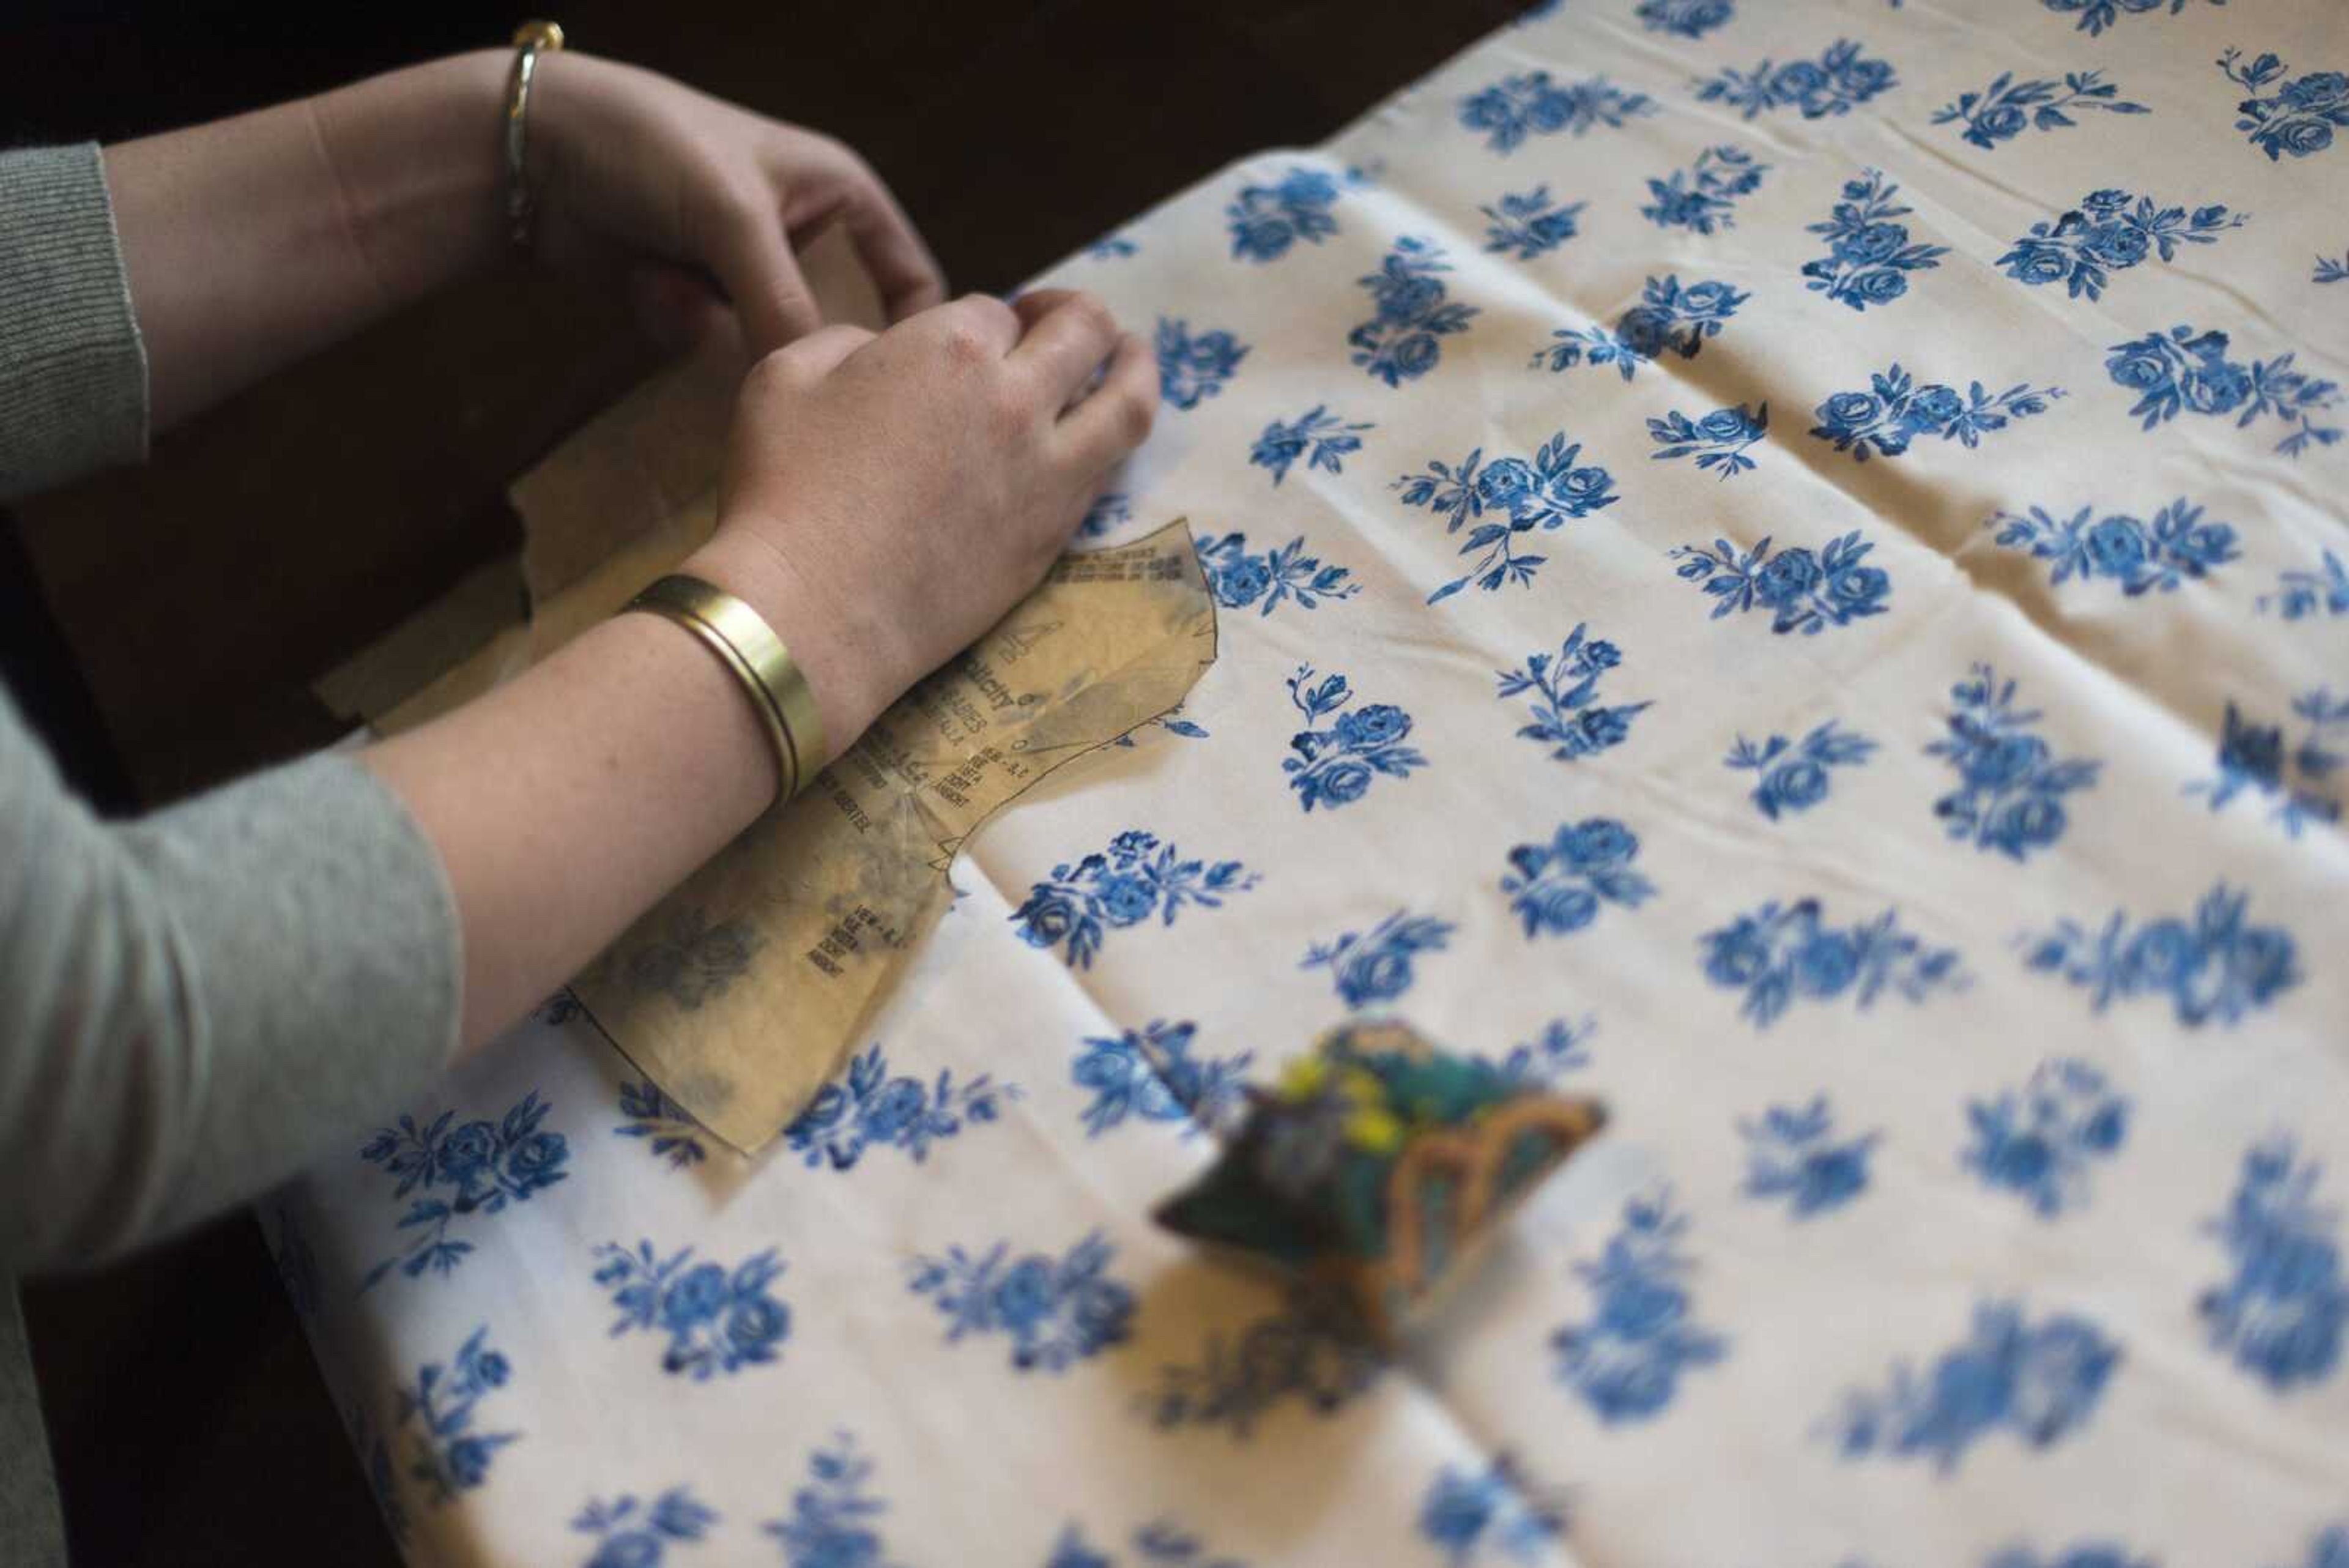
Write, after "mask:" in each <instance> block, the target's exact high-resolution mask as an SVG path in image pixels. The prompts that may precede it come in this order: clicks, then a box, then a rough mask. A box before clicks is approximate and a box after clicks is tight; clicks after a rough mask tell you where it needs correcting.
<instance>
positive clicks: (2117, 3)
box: [2040, 0, 2227, 36]
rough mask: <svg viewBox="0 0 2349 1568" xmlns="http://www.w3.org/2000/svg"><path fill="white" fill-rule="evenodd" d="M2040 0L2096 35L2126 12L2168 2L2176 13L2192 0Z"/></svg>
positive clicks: (2216, 0)
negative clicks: (2077, 18) (2074, 19)
mask: <svg viewBox="0 0 2349 1568" xmlns="http://www.w3.org/2000/svg"><path fill="white" fill-rule="evenodd" d="M2226 3H2227V0H2210V4H2212V5H2225V4H2226ZM2040 4H2042V5H2045V6H2046V7H2047V9H2049V10H2050V11H2053V12H2054V13H2055V14H2056V15H2058V16H2078V17H2079V18H2080V22H2079V27H2080V30H2081V31H2082V32H2084V33H2086V34H2088V35H2089V36H2095V35H2096V34H2099V33H2102V32H2103V31H2104V30H2105V29H2106V28H2107V27H2109V26H2112V25H2113V24H2114V23H2115V22H2117V21H2119V20H2120V19H2121V17H2123V16H2141V15H2143V14H2144V13H2146V12H2147V11H2154V12H2158V11H2159V10H2160V9H2161V8H2162V7H2163V6H2164V5H2167V6H2168V7H2169V14H2170V15H2171V16H2177V15H2178V13H2179V12H2180V11H2183V10H2185V9H2186V7H2187V6H2188V5H2190V4H2192V0H2040Z"/></svg>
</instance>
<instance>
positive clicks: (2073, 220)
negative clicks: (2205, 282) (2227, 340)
mask: <svg viewBox="0 0 2349 1568" xmlns="http://www.w3.org/2000/svg"><path fill="white" fill-rule="evenodd" d="M2250 217H2251V214H2250V213H2230V212H2229V211H2228V210H2227V209H2226V207H2225V206H2224V205H2222V204H2220V203H2218V202H2212V203H2211V204H2210V205H2209V206H2205V207H2197V208H2195V209H2194V210H2193V211H2192V212H2191V213H2189V212H2188V211H2187V210H2186V209H2185V208H2184V207H2158V206H2156V205H2155V204H2154V200H2153V198H2152V197H2150V196H2139V197H2137V205H2136V206H2134V207H2131V206H2130V205H2129V192H2127V191H2117V190H2106V191H2091V192H2088V193H2087V194H2086V195H2085V196H2083V197H2081V198H2080V204H2079V205H2078V206H2076V207H2075V208H2072V209H2071V210H2070V211H2068V212H2065V213H2061V214H2059V215H2058V216H2057V217H2056V219H2055V221H2054V223H2033V224H2032V225H2031V232H2030V233H2029V234H2025V235H2023V237H2022V238H2021V239H2019V240H2017V241H2015V242H2014V248H2013V250H2010V251H2008V252H2007V253H2006V254H2004V255H2002V256H2001V257H1999V258H1998V262H1997V264H1996V265H2000V266H2002V267H2004V268H2005V269H2006V275H2007V276H2009V277H2011V278H2013V279H2014V280H2015V281H2016V282H2017V283H2025V284H2030V285H2033V286H2040V285H2044V284H2051V283H2060V284H2062V285H2064V288H2065V290H2066V292H2067V293H2068V294H2069V296H2070V297H2072V298H2074V299H2077V298H2079V297H2080V296H2082V295H2085V296H2088V297H2089V298H2090V299H2100V298H2102V297H2103V296H2104V292H2105V288H2106V285H2107V284H2108V283H2110V281H2111V277H2110V275H2111V274H2113V273H2116V272H2126V271H2127V270H2128V269H2129V268H2130V267H2133V266H2137V265H2140V264H2141V263H2144V262H2146V261H2149V260H2151V259H2153V258H2154V257H2156V256H2158V257H2159V258H2160V259H2161V260H2163V261H2165V262H2168V261H2174V260H2176V259H2177V256H2178V246H2179V245H2180V244H2191V245H2208V244H2217V243H2218V240H2219V236H2220V234H2225V233H2226V232H2227V231H2228V230H2230V229H2238V228H2240V227H2242V225H2243V224H2244V223H2246V222H2248V221H2249V219H2250Z"/></svg>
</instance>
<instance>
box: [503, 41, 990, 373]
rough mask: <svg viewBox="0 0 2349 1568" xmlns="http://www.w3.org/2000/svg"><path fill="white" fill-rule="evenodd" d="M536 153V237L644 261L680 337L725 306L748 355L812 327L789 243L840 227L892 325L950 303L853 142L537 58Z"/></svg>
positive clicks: (654, 81)
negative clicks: (703, 315)
mask: <svg viewBox="0 0 2349 1568" xmlns="http://www.w3.org/2000/svg"><path fill="white" fill-rule="evenodd" d="M527 163H528V170H527V177H528V179H529V181H530V184H531V189H532V192H533V199H534V202H535V206H536V211H535V215H534V217H533V245H534V246H535V247H537V248H538V249H539V250H540V251H541V252H542V254H545V255H546V256H547V257H548V258H549V259H550V260H554V261H557V262H561V261H563V260H564V259H566V258H569V257H575V256H578V255H581V254H592V253H595V252H605V253H608V252H611V251H614V250H616V251H618V252H620V253H621V254H624V255H626V256H629V257H631V258H633V259H636V260H637V261H638V262H640V263H642V264H647V268H648V275H647V277H646V278H645V280H644V281H645V282H646V283H647V285H649V287H647V289H646V290H644V291H643V292H644V296H645V300H646V302H647V303H648V304H650V305H651V306H653V307H654V309H655V311H656V313H657V315H658V316H660V317H667V321H666V322H665V323H663V322H659V321H657V322H656V323H655V325H656V326H657V327H659V326H663V325H666V326H667V327H668V328H669V329H670V332H671V333H674V332H675V331H676V330H677V329H678V327H684V328H685V329H686V330H687V331H688V333H690V332H692V330H693V327H694V326H695V323H694V322H693V320H692V319H691V318H692V317H694V316H695V315H696V314H698V313H706V312H708V311H709V310H710V309H713V308H717V307H719V306H720V305H721V303H730V304H731V305H732V306H733V309H734V312H735V314H736V316H737V317H738V318H739V320H740V327H741V330H742V337H743V339H744V343H745V347H746V348H748V349H749V350H750V355H751V357H752V358H754V359H755V358H759V357H761V356H763V355H766V354H770V353H772V352H773V351H774V350H776V349H778V348H781V347H782V346H783V345H784V344H786V343H789V342H791V341H792V339H794V338H797V337H804V336H806V335H807V334H808V333H810V332H812V331H814V330H815V329H816V328H817V327H820V326H822V325H823V316H822V314H821V312H820V311H819V310H818V308H817V306H816V301H815V296H814V295H813V294H812V293H811V292H810V290H809V288H808V285H807V280H806V278H805V277H804V276H802V274H801V271H800V265H799V262H798V260H797V258H796V256H795V255H794V254H793V253H794V247H795V246H796V245H798V244H802V243H804V242H805V241H806V240H807V239H808V238H810V237H811V236H812V235H813V234H815V233H816V232H818V231H819V230H822V229H823V228H825V227H827V226H829V225H830V224H832V223H835V222H837V223H842V224H843V225H844V226H845V227H846V229H847V232H848V234H849V237H850V239H851V240H852V241H853V242H854V244H855V247H856V251H857V254H859V256H860V257H862V259H863V260H864V265H865V268H866V270H867V271H868V272H870V273H871V274H872V276H873V281H874V285H875V286H877V287H878V288H879V290H880V294H881V298H882V302H883V304H884V305H885V306H886V308H887V310H888V313H889V318H890V320H892V321H897V320H902V319H904V318H905V317H908V316H911V315H914V314H916V312H918V311H922V310H926V309H927V308H929V307H930V306H934V305H936V304H938V303H940V302H941V301H943V300H944V299H945V297H946V279H945V277H944V275H942V274H941V273H940V272H939V270H938V264H937V262H936V260H935V259H934V258H933V257H932V256H931V254H930V252H929V247H928V246H926V245H925V244H923V243H922V239H921V236H920V234H917V233H916V231H915V229H914V225H913V223H911V222H910V221H909V220H908V219H907V218H906V216H905V212H904V210H903V209H902V208H900V207H899V206H898V205H897V202H896V198H895V197H894V196H892V195H891V194H890V193H889V188H888V187H887V186H886V185H885V184H883V183H882V182H881V178H880V176H879V175H877V174H875V173H874V171H873V170H872V168H871V166H870V165H868V164H867V163H866V162H865V161H864V159H862V158H860V157H858V156H857V154H856V153H855V152H854V151H853V150H852V149H850V148H849V147H847V146H846V145H844V144H843V143H842V142H840V141H838V140H834V139H833V138H831V137H828V136H824V135H822V134H820V133H818V132H815V131H812V130H803V129H802V128H801V127H799V126H795V125H786V124H784V123H782V122H781V121H780V120H773V119H767V118H765V117H764V116H763V115H758V114H753V113H751V112H750V111H749V110H747V109H737V108H735V107H734V106H733V105H732V104H729V103H724V102H721V101H720V100H719V99H714V98H710V97H708V96H707V95H705V94H702V93H698V92H696V91H694V90H693V89H692V88H688V87H686V86H684V85H682V84H681V83H678V82H675V81H672V80H670V79H669V78H667V77H664V76H660V75H657V74H656V73H654V72H652V71H647V70H642V69H639V68H637V67H634V66H626V65H621V64H619V63H617V62H616V61H612V60H605V59H598V58H596V57H593V56H590V55H582V54H576V53H572V52H568V51H565V52H563V53H558V54H542V55H541V56H540V57H539V58H538V66H537V77H536V79H535V81H534V82H533V86H532V88H531V99H530V129H529V151H528V158H527ZM721 291H722V296H721ZM678 317H684V318H685V319H684V320H682V321H680V320H679V319H678Z"/></svg>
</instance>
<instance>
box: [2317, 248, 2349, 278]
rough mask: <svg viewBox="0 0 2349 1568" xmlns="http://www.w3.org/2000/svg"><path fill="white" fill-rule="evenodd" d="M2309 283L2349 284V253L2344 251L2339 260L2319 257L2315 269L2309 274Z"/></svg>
mask: <svg viewBox="0 0 2349 1568" xmlns="http://www.w3.org/2000/svg"><path fill="white" fill-rule="evenodd" d="M2308 281H2309V282H2311V283H2349V251H2344V252H2343V253H2342V254H2341V256H2340V258H2339V259H2338V260H2335V259H2334V258H2333V257H2332V256H2322V255H2321V256H2318V257H2317V258H2316V266H2315V269H2314V270H2313V271H2312V272H2311V273H2310V274H2309V275H2308Z"/></svg>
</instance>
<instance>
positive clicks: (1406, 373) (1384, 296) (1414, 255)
mask: <svg viewBox="0 0 2349 1568" xmlns="http://www.w3.org/2000/svg"><path fill="white" fill-rule="evenodd" d="M1451 270H1452V266H1451V264H1450V263H1448V262H1446V261H1445V260H1444V252H1443V251H1442V250H1441V249H1439V248H1438V247H1437V245H1436V244H1435V242H1434V241H1433V240H1423V239H1414V238H1413V237H1411V236H1410V235H1405V236H1404V237H1402V239H1399V240H1397V241H1395V243H1394V249H1392V250H1391V251H1389V252H1388V253H1387V254H1386V259H1385V260H1384V261H1382V262H1381V263H1380V264H1379V270H1378V271H1376V272H1374V273H1371V274H1370V275H1368V276H1366V277H1362V278H1360V279H1358V280H1356V281H1358V282H1359V283H1361V286H1363V287H1364V288H1367V289H1369V290H1370V291H1371V303H1372V304H1373V305H1375V306H1377V307H1378V314H1377V315H1376V316H1374V317H1371V319H1370V320H1368V321H1365V322H1363V323H1361V325H1360V326H1358V327H1355V328H1354V329H1353V330H1352V331H1351V332H1349V333H1348V334H1346V342H1347V343H1348V345H1350V347H1351V348H1353V350H1354V355H1353V362H1354V363H1355V364H1357V365H1360V366H1361V367H1362V368H1363V369H1367V370H1368V371H1369V372H1370V373H1371V377H1372V379H1376V380H1381V381H1383V382H1385V383H1386V384H1387V385H1388V386H1390V387H1400V386H1401V385H1402V384H1403V382H1405V381H1409V380H1416V379H1419V378H1420V377H1422V376H1424V375H1426V374H1427V373H1428V372H1429V371H1430V370H1433V369H1435V365H1436V361H1437V360H1438V359H1440V358H1443V354H1444V345H1443V339H1444V338H1446V337H1451V336H1453V335H1454V333H1459V332H1465V331H1467V330H1468V323H1469V321H1470V320H1471V319H1472V318H1474V317H1476V316H1477V315H1479V314H1481V313H1480V312H1479V310H1478V309H1477V307H1476V306H1473V305H1464V304H1462V303H1461V302H1460V301H1458V300H1455V299H1450V298H1447V297H1446V296H1445V293H1444V283H1443V280H1442V279H1441V278H1440V277H1439V276H1438V274H1440V273H1447V272H1450V271H1451Z"/></svg>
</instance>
